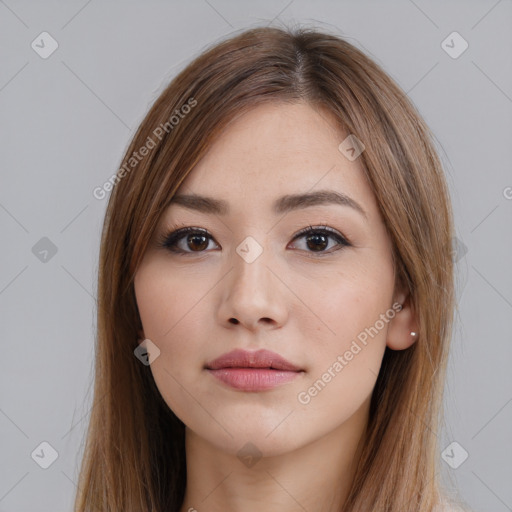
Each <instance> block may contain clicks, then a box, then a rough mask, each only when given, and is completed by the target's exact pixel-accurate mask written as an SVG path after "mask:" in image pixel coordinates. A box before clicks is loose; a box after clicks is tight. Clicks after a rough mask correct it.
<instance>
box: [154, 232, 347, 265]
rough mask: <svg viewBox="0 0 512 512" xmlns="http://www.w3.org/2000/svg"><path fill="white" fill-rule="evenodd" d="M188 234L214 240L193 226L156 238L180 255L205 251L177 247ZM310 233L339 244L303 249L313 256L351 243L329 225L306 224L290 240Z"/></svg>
mask: <svg viewBox="0 0 512 512" xmlns="http://www.w3.org/2000/svg"><path fill="white" fill-rule="evenodd" d="M189 234H200V235H203V236H206V237H207V238H208V239H209V240H214V238H213V236H212V235H211V234H210V233H209V232H208V230H206V229H202V228H194V227H185V228H181V229H177V230H176V231H172V232H170V233H168V234H164V235H162V236H161V237H160V238H159V240H158V245H159V246H160V247H163V248H165V249H167V250H169V251H171V252H173V253H175V254H178V255H180V256H186V255H192V254H202V253H204V252H206V251H204V250H203V251H183V250H182V249H178V248H177V243H178V242H179V241H181V240H182V239H183V238H185V236H186V235H189ZM311 234H322V235H326V236H328V237H331V238H333V239H334V240H335V241H336V242H337V243H338V245H339V247H338V248H337V249H334V250H332V248H331V249H329V250H328V251H318V252H315V251H305V252H308V253H311V254H313V255H314V256H315V257H322V256H327V255H329V254H332V253H333V252H336V251H338V250H340V249H343V248H344V247H350V246H351V245H352V244H351V243H350V242H349V241H348V240H347V238H345V237H344V236H343V235H342V234H341V233H339V232H338V231H336V230H334V229H332V228H330V227H329V226H308V227H307V228H304V229H301V230H300V231H299V232H298V233H296V234H295V235H294V237H293V239H292V242H294V241H295V240H297V239H299V238H302V237H304V236H305V235H311Z"/></svg>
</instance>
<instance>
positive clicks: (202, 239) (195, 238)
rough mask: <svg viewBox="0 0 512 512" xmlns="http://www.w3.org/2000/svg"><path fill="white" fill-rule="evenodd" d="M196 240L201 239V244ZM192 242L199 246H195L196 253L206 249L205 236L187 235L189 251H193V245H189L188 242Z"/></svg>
mask: <svg viewBox="0 0 512 512" xmlns="http://www.w3.org/2000/svg"><path fill="white" fill-rule="evenodd" d="M198 239H201V242H202V243H201V242H198ZM192 240H194V241H195V242H194V243H198V244H199V245H200V247H197V246H196V249H197V250H198V251H203V250H204V249H206V248H207V247H208V238H207V237H206V236H205V235H198V234H193V235H189V236H188V237H187V245H188V247H189V249H191V250H192V251H195V249H194V247H193V245H191V244H190V242H191V241H192Z"/></svg>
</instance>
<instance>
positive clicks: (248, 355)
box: [205, 349, 304, 391]
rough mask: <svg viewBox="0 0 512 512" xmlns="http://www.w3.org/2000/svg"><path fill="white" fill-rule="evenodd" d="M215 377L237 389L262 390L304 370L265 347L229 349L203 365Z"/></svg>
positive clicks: (285, 381)
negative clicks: (230, 350) (250, 350)
mask: <svg viewBox="0 0 512 512" xmlns="http://www.w3.org/2000/svg"><path fill="white" fill-rule="evenodd" d="M205 369H206V371H207V372H208V373H210V374H211V375H212V376H213V377H215V378H216V379H217V381H220V382H222V383H223V384H224V385H226V386H228V387H230V388H232V389H236V390H239V391H265V390H270V389H273V388H275V387H277V386H280V385H282V384H285V383H287V382H290V381H292V380H294V379H296V378H297V377H298V376H300V375H302V374H303V373H304V370H302V369H301V368H299V367H298V366H296V365H294V364H292V363H290V361H287V360H286V359H284V358H283V357H281V356H280V355H279V354H276V353H275V352H271V351H269V350H258V351H257V352H247V351H245V350H239V349H238V350H233V351H232V352H228V353H227V354H224V355H222V356H220V357H218V358H217V359H215V360H213V361H211V362H210V363H208V364H207V365H205Z"/></svg>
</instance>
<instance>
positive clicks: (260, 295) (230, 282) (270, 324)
mask: <svg viewBox="0 0 512 512" xmlns="http://www.w3.org/2000/svg"><path fill="white" fill-rule="evenodd" d="M232 261H233V268H232V269H231V271H230V272H229V273H228V275H226V277H225V279H223V280H222V287H223V288H222V295H221V304H220V306H219V310H218V314H219V321H220V323H221V325H224V326H227V327H232V326H233V325H238V324H241V325H242V326H244V327H245V328H246V329H248V330H250V331H256V330H258V329H277V328H279V327H281V326H282V325H284V323H285V322H286V319H287V315H288V308H289V306H288V304H289V302H290V292H289V291H288V294H287V293H286V292H287V290H286V286H285V285H284V284H283V282H282V281H286V280H285V279H283V278H282V277H281V279H280V278H278V277H277V276H278V275H279V274H280V272H279V271H278V269H277V268H276V265H275V264H273V263H272V258H271V255H270V254H269V251H267V249H266V248H264V249H263V252H262V254H260V255H259V256H258V258H256V260H254V261H252V262H248V261H246V260H245V259H244V258H242V257H241V256H239V254H238V253H236V252H235V253H234V254H233V258H232Z"/></svg>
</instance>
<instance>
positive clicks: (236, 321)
mask: <svg viewBox="0 0 512 512" xmlns="http://www.w3.org/2000/svg"><path fill="white" fill-rule="evenodd" d="M229 321H230V322H231V323H232V324H235V325H236V324H238V323H240V322H239V321H238V320H237V319H236V318H230V319H229Z"/></svg>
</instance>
